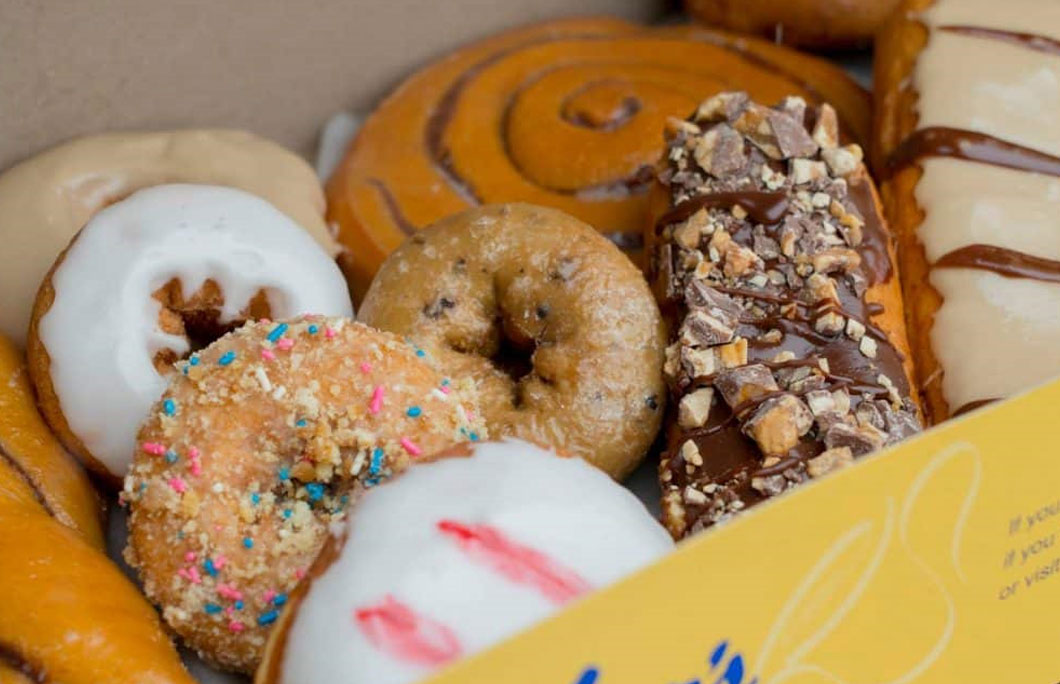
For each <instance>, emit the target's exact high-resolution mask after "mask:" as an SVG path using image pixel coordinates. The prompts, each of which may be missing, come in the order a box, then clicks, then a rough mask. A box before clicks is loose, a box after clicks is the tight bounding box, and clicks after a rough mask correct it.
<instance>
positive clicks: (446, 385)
mask: <svg viewBox="0 0 1060 684" xmlns="http://www.w3.org/2000/svg"><path fill="white" fill-rule="evenodd" d="M448 386H449V378H442V387H448Z"/></svg>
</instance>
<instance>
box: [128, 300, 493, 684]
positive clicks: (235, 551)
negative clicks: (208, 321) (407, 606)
mask: <svg viewBox="0 0 1060 684" xmlns="http://www.w3.org/2000/svg"><path fill="white" fill-rule="evenodd" d="M176 369H177V371H178V372H177V373H176V374H174V375H175V379H174V380H173V381H172V383H171V385H170V387H169V389H168V390H167V391H166V393H165V395H164V396H163V398H162V399H161V400H160V401H159V402H158V403H157V404H156V406H155V410H154V412H153V413H152V415H151V417H150V418H149V419H148V421H147V423H146V424H145V426H144V427H143V428H142V430H141V433H140V439H139V442H138V445H139V446H138V453H137V454H136V455H135V457H134V460H133V465H132V467H131V469H130V472H129V475H128V476H127V477H126V479H125V485H124V490H123V492H122V494H121V502H122V504H123V505H127V506H128V507H129V509H130V521H129V524H130V546H129V548H128V549H127V551H126V555H127V557H128V559H129V561H130V563H131V564H133V565H134V566H136V567H138V569H139V571H140V575H141V578H142V579H143V582H144V588H145V591H146V593H147V595H148V596H149V597H150V598H151V599H152V600H153V601H155V602H156V603H158V604H159V605H160V606H161V608H162V613H163V617H164V618H165V620H166V622H167V623H168V624H169V625H170V626H171V627H172V628H173V629H174V631H176V632H177V633H178V634H180V635H181V636H182V637H183V638H184V640H185V641H186V642H187V643H188V644H189V645H190V646H192V647H194V648H196V650H198V651H200V653H201V654H202V655H204V656H205V657H206V658H207V659H208V660H211V661H213V662H215V663H217V664H219V665H221V666H223V667H227V668H232V669H241V670H245V671H252V669H253V667H254V666H255V664H256V663H257V661H258V659H259V658H260V654H261V649H262V648H263V646H264V643H265V639H266V635H267V629H268V626H269V625H271V624H272V623H273V622H274V621H275V620H276V619H277V617H278V615H279V610H280V609H281V608H282V607H283V604H284V602H285V601H286V597H287V595H288V593H289V592H290V591H291V589H293V588H294V586H295V585H296V584H297V583H298V581H299V580H300V579H301V578H302V576H303V574H304V573H305V571H306V569H307V567H308V565H309V564H310V563H311V562H312V560H313V558H314V557H315V555H316V553H317V552H318V551H319V549H320V547H321V546H322V545H323V542H324V539H325V536H326V534H327V530H328V529H329V527H330V526H331V525H333V524H336V523H339V522H341V521H342V520H343V519H344V518H345V515H346V511H347V510H348V508H349V506H350V504H351V503H352V502H355V501H356V499H357V497H358V496H359V494H360V493H361V492H363V491H364V490H365V489H366V488H370V487H373V486H375V485H377V484H379V483H380V482H382V481H383V480H385V479H386V478H388V477H390V476H391V475H393V474H394V473H397V472H400V471H402V470H404V469H405V468H406V467H407V466H408V464H409V463H410V462H411V461H412V460H413V459H415V458H416V457H418V456H420V455H422V454H424V453H433V452H436V451H439V450H441V449H444V448H446V447H449V446H451V445H453V444H455V443H458V442H463V441H477V440H478V439H480V438H482V437H484V436H485V434H484V430H483V428H482V425H481V421H480V420H479V418H478V416H477V414H478V410H477V391H476V388H475V386H474V383H473V382H471V381H470V380H461V379H455V378H453V379H451V378H448V377H445V376H444V375H443V374H442V373H441V372H440V371H439V370H437V369H436V368H435V367H434V365H433V363H432V360H431V359H430V358H429V355H428V354H427V353H426V352H425V351H424V350H422V349H420V348H418V347H417V346H415V345H414V344H413V343H412V342H410V341H408V340H404V341H403V340H401V339H400V338H398V337H396V336H394V335H390V334H388V333H382V332H379V331H376V330H373V329H371V328H368V327H367V326H364V325H361V324H358V323H354V322H352V321H348V320H345V319H330V318H327V319H326V318H323V317H315V316H307V317H304V318H301V319H298V320H296V321H288V322H279V323H276V322H271V321H267V320H261V321H257V322H252V323H249V324H247V325H246V326H244V327H243V328H240V329H239V330H237V331H235V332H233V333H230V334H228V335H225V336H224V337H222V338H221V339H220V340H218V341H217V342H215V343H214V344H213V345H211V346H210V347H208V348H207V349H205V350H203V351H201V352H199V353H196V354H193V355H192V356H191V357H190V358H188V359H187V360H185V361H181V362H179V363H177V365H176Z"/></svg>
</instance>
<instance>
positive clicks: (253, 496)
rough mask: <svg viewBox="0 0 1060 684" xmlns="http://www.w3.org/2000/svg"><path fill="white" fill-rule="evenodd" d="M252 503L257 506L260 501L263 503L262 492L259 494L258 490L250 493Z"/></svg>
mask: <svg viewBox="0 0 1060 684" xmlns="http://www.w3.org/2000/svg"><path fill="white" fill-rule="evenodd" d="M250 503H252V504H254V505H255V506H257V505H258V504H259V503H261V494H258V493H257V492H254V493H253V494H251V495H250Z"/></svg>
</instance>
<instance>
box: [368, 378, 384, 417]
mask: <svg viewBox="0 0 1060 684" xmlns="http://www.w3.org/2000/svg"><path fill="white" fill-rule="evenodd" d="M381 408H383V386H382V385H376V386H375V389H374V390H372V403H371V404H369V405H368V412H369V413H371V414H373V415H375V414H376V413H379V410H380V409H381Z"/></svg>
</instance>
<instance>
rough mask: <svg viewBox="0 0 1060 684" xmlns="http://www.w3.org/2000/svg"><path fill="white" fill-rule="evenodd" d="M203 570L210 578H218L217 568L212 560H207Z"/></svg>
mask: <svg viewBox="0 0 1060 684" xmlns="http://www.w3.org/2000/svg"><path fill="white" fill-rule="evenodd" d="M202 569H203V570H205V571H206V573H207V574H208V575H210V577H217V568H215V567H214V564H213V559H212V558H207V559H206V562H204V563H203V564H202Z"/></svg>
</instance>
